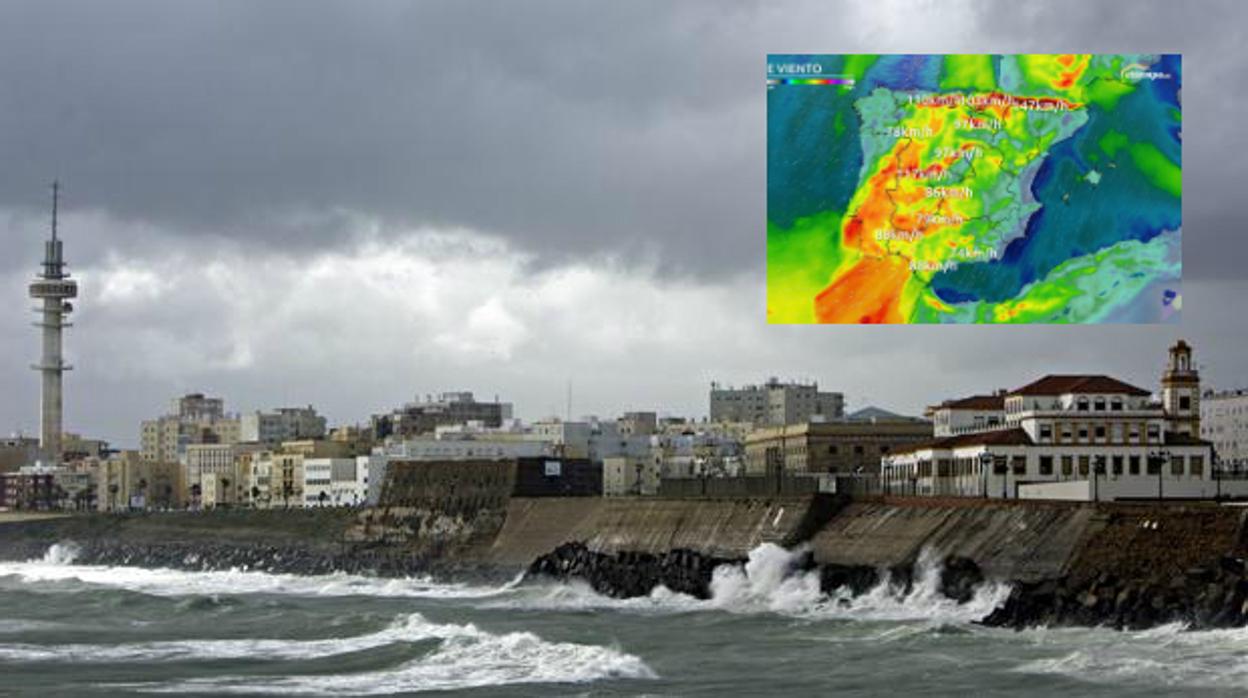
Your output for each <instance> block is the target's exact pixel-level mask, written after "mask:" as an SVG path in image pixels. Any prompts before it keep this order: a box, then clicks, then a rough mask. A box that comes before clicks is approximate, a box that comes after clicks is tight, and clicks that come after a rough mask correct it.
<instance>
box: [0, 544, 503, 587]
mask: <svg viewBox="0 0 1248 698" xmlns="http://www.w3.org/2000/svg"><path fill="white" fill-rule="evenodd" d="M76 555H77V549H76V548H75V546H74V545H73V544H61V543H58V544H55V545H53V546H52V547H50V548H49V549H48V551H47V552H46V553H45V554H44V556H43V558H42V559H39V560H31V561H27V562H3V563H0V578H5V577H10V578H15V579H17V580H20V581H21V582H23V583H31V584H34V583H39V586H38V590H42V591H49V592H57V591H67V590H68V591H75V590H77V589H78V588H80V587H81V585H87V586H91V587H110V588H116V589H124V590H127V591H134V592H139V593H143V594H149V595H153V596H171V597H172V596H188V595H213V596H225V595H239V594H286V595H294V596H380V597H409V598H431V599H474V598H486V597H490V596H494V595H497V594H502V593H506V592H507V591H508V590H510V589H511V588H513V587H515V586H516V585H518V584H519V583H520V580H521V577H522V575H518V576H517V577H516V578H515V579H513V580H512V581H511V582H509V583H507V584H504V585H501V586H473V585H469V584H463V583H441V582H435V581H433V580H432V579H431V578H429V577H410V578H392V579H387V578H381V577H369V576H364V575H353V574H346V573H336V574H328V575H315V576H312V575H297V574H273V573H268V572H259V571H254V570H243V569H229V570H219V571H186V570H176V569H169V568H157V569H148V568H143V567H128V566H105V565H77V564H74V558H75V556H76ZM49 582H52V583H60V584H58V585H54V586H48V584H47V583H49Z"/></svg>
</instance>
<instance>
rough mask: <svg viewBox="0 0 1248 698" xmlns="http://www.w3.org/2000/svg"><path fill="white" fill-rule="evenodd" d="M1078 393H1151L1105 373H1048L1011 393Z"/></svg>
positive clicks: (1144, 394)
mask: <svg viewBox="0 0 1248 698" xmlns="http://www.w3.org/2000/svg"><path fill="white" fill-rule="evenodd" d="M1072 393H1075V394H1078V393H1085V394H1086V393H1107V394H1112V393H1126V394H1128V395H1137V396H1142V397H1143V396H1148V395H1151V394H1152V393H1150V392H1149V391H1147V390H1144V389H1143V388H1137V387H1136V386H1134V385H1131V384H1130V383H1124V382H1122V381H1120V380H1118V379H1117V378H1111V377H1109V376H1104V375H1084V374H1075V375H1052V374H1050V375H1047V376H1045V377H1044V378H1041V379H1040V380H1037V381H1033V382H1031V383H1028V384H1027V385H1024V386H1023V387H1021V388H1016V389H1015V390H1013V391H1011V392H1010V395H1067V394H1072Z"/></svg>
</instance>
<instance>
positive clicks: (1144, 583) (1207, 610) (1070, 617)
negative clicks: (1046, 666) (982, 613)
mask: <svg viewBox="0 0 1248 698" xmlns="http://www.w3.org/2000/svg"><path fill="white" fill-rule="evenodd" d="M983 623H984V625H989V626H994V627H1007V628H1015V629H1023V628H1028V627H1036V626H1058V625H1077V626H1107V627H1113V628H1117V629H1120V630H1121V629H1126V630H1142V629H1145V628H1151V627H1155V626H1158V625H1165V624H1167V623H1184V624H1186V625H1187V626H1188V627H1189V628H1192V629H1208V628H1231V627H1242V626H1244V625H1246V624H1248V566H1246V564H1245V561H1244V559H1243V558H1239V557H1234V556H1229V555H1227V556H1223V557H1221V558H1220V559H1219V560H1217V561H1216V562H1212V563H1210V564H1208V565H1199V566H1195V567H1191V568H1188V569H1187V570H1186V571H1183V572H1179V573H1175V574H1166V573H1163V572H1156V573H1153V574H1151V575H1149V576H1148V577H1146V578H1144V579H1127V578H1121V577H1119V576H1116V575H1114V574H1111V573H1108V572H1105V573H1102V574H1100V575H1098V576H1097V577H1095V578H1093V579H1088V580H1084V581H1078V580H1075V579H1073V578H1070V577H1064V578H1060V579H1049V580H1043V581H1040V582H1034V583H1030V584H1016V585H1014V588H1013V590H1012V591H1011V593H1010V595H1009V597H1008V598H1007V599H1006V601H1005V603H1004V604H1003V605H1002V606H1001V607H999V608H997V609H996V610H994V611H993V612H992V613H990V614H989V615H988V616H987V617H986V618H984V620H983Z"/></svg>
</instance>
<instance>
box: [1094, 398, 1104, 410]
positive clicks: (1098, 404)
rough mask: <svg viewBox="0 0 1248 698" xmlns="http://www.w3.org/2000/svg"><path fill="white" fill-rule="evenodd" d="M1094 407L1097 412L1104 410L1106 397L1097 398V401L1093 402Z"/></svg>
mask: <svg viewBox="0 0 1248 698" xmlns="http://www.w3.org/2000/svg"><path fill="white" fill-rule="evenodd" d="M1093 409H1095V410H1096V411H1097V412H1104V411H1105V398H1103V397H1098V398H1097V399H1096V402H1095V403H1093Z"/></svg>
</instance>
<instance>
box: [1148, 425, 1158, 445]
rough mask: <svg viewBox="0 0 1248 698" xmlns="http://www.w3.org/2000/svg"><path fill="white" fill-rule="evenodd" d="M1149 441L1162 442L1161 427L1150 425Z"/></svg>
mask: <svg viewBox="0 0 1248 698" xmlns="http://www.w3.org/2000/svg"><path fill="white" fill-rule="evenodd" d="M1148 440H1149V442H1150V443H1151V442H1154V441H1160V440H1161V427H1159V426H1157V425H1156V424H1149V425H1148Z"/></svg>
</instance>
